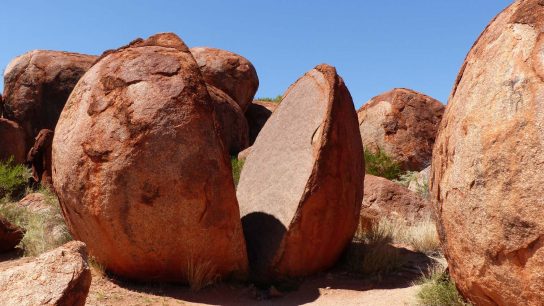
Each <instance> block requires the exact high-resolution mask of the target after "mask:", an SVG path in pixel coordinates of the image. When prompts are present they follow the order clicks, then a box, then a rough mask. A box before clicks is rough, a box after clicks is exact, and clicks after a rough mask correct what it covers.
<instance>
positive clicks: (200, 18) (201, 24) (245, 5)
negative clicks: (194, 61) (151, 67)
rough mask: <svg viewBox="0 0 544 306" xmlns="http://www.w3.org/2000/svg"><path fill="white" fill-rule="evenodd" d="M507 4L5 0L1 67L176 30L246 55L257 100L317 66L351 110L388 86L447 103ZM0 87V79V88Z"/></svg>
mask: <svg viewBox="0 0 544 306" xmlns="http://www.w3.org/2000/svg"><path fill="white" fill-rule="evenodd" d="M510 3H511V1H510V0H411V1H404V0H395V1H393V0H382V1H369V0H367V1H363V0H361V1H356V0H349V1H348V0H336V1H332V0H331V1H325V0H312V1H310V0H307V1H302V0H259V1H258V0H192V1H182V0H179V1H174V0H171V1H166V0H155V1H151V0H149V1H143V0H133V1H128V0H127V1H122V0H117V1H116V0H109V1H106V0H92V1H84V0H80V1H74V0H70V1H68V0H62V1H61V0H48V1H44V0H25V1H21V0H2V2H1V3H0V41H1V43H0V67H1V68H2V69H4V68H5V67H6V65H7V64H8V62H9V61H10V60H11V59H12V58H13V57H15V56H17V55H20V54H22V53H25V52H27V51H29V50H33V49H49V50H64V51H74V52H81V53H88V54H100V53H102V51H104V50H107V49H113V48H117V47H119V46H122V45H124V44H126V43H128V42H130V41H131V40H133V39H134V38H137V37H148V36H150V35H152V34H155V33H157V32H175V33H176V34H178V35H179V36H180V37H181V38H182V39H183V40H184V41H185V43H187V45H189V46H190V47H194V46H210V47H217V48H221V49H227V50H230V51H233V52H236V53H239V54H241V55H243V56H245V57H246V58H248V59H249V60H250V61H251V62H252V63H253V64H254V65H255V67H256V69H257V73H258V75H259V79H260V87H259V91H258V93H257V96H258V97H265V96H266V97H273V96H276V95H278V94H282V93H283V92H284V91H285V90H286V89H287V87H288V86H289V85H290V84H291V83H293V82H294V81H296V80H297V79H298V78H299V77H300V76H301V75H302V74H304V73H305V72H306V71H308V70H310V69H311V68H313V67H314V66H316V65H317V64H320V63H328V64H331V65H334V66H336V68H337V70H338V71H339V73H340V75H342V77H343V78H344V80H345V81H346V84H347V85H348V88H349V89H350V91H351V94H352V96H353V99H354V102H355V105H356V106H360V105H361V104H363V103H364V102H366V101H367V100H368V99H370V98H371V97H373V96H375V95H377V94H379V93H381V92H384V91H387V90H389V89H391V88H394V87H407V88H412V89H415V90H418V91H421V92H423V93H426V94H428V95H430V96H433V97H435V98H437V99H439V100H440V101H442V102H443V103H446V102H447V101H446V100H447V97H448V95H449V92H450V90H451V87H452V85H453V81H454V79H455V77H456V75H457V72H458V70H459V68H460V66H461V64H462V62H463V59H464V57H465V55H466V53H467V52H468V50H469V49H470V47H471V46H472V43H473V42H474V40H475V39H476V38H477V37H478V35H479V34H480V32H481V31H482V30H483V29H484V28H485V26H486V25H487V24H488V23H489V21H490V20H491V19H492V18H493V17H494V16H495V15H496V14H497V13H498V12H500V11H501V10H502V9H504V8H505V7H506V6H508V5H509V4H510ZM0 87H2V85H0Z"/></svg>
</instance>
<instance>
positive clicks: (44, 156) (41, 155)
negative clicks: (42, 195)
mask: <svg viewBox="0 0 544 306" xmlns="http://www.w3.org/2000/svg"><path fill="white" fill-rule="evenodd" d="M52 144H53V131H51V130H47V129H43V130H41V131H40V132H39V133H38V136H36V139H35V141H34V145H33V146H32V148H31V149H30V151H29V152H28V155H27V158H26V160H27V162H28V163H29V164H30V165H31V166H32V178H33V179H34V181H35V182H36V183H40V184H42V185H44V186H52V179H51V146H52Z"/></svg>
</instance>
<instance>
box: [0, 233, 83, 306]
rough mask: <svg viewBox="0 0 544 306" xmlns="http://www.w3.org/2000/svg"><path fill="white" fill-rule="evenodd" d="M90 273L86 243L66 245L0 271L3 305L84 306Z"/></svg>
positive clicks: (0, 293)
mask: <svg viewBox="0 0 544 306" xmlns="http://www.w3.org/2000/svg"><path fill="white" fill-rule="evenodd" d="M90 286H91V270H90V269H89V266H88V264H87V250H86V248H85V244H84V243H82V242H79V241H72V242H69V243H67V244H65V245H63V246H61V247H59V248H56V249H54V250H52V251H49V252H47V253H44V254H42V255H40V256H39V257H37V258H36V259H34V260H32V261H27V262H24V261H23V262H22V263H21V264H19V265H16V266H11V267H7V268H5V269H1V268H0V301H2V305H19V306H27V305H28V306H36V305H56V306H78V305H85V300H86V299H87V294H88V293H89V287H90Z"/></svg>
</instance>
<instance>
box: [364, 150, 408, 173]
mask: <svg viewBox="0 0 544 306" xmlns="http://www.w3.org/2000/svg"><path fill="white" fill-rule="evenodd" d="M364 156H365V169H366V173H368V174H372V175H375V176H381V177H384V178H386V179H389V180H395V179H397V178H399V176H400V175H401V169H400V165H399V163H398V162H396V161H395V160H393V158H391V157H390V156H389V155H387V153H385V152H384V151H383V150H381V149H380V150H378V151H377V152H373V151H372V150H368V149H365V152H364Z"/></svg>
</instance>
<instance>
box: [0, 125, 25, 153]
mask: <svg viewBox="0 0 544 306" xmlns="http://www.w3.org/2000/svg"><path fill="white" fill-rule="evenodd" d="M25 141H26V134H25V132H24V130H23V129H22V128H21V127H20V126H19V125H18V124H17V123H15V122H13V121H11V120H8V119H5V118H0V160H7V159H9V158H10V157H13V161H14V162H16V163H19V164H22V163H24V162H25V160H26V144H25Z"/></svg>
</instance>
